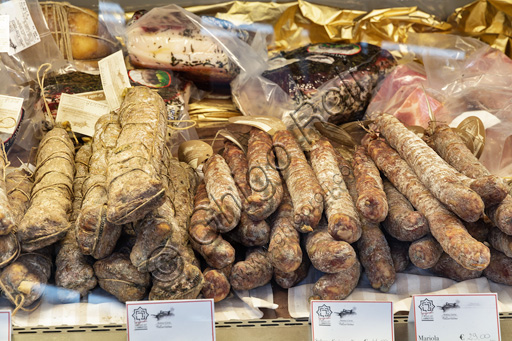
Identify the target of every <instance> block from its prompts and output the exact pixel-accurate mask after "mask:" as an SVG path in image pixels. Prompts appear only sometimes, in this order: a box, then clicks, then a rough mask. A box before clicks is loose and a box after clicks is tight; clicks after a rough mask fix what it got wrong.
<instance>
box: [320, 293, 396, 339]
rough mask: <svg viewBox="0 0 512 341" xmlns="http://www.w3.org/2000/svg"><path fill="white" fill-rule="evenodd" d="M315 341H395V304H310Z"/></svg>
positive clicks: (342, 302)
mask: <svg viewBox="0 0 512 341" xmlns="http://www.w3.org/2000/svg"><path fill="white" fill-rule="evenodd" d="M311 335H312V340H313V341H342V340H351V341H367V340H378V341H393V340H394V324H393V303H392V302H374V301H315V300H313V301H311Z"/></svg>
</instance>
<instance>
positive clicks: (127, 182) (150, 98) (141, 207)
mask: <svg viewBox="0 0 512 341" xmlns="http://www.w3.org/2000/svg"><path fill="white" fill-rule="evenodd" d="M119 123H120V125H121V128H122V130H121V133H120V134H119V138H118V139H117V143H116V147H115V149H114V150H113V152H112V155H111V157H110V158H109V162H108V171H107V185H108V211H107V218H108V221H109V222H111V223H113V224H119V225H120V224H126V223H130V222H134V221H137V220H139V219H141V218H143V217H144V216H145V215H146V214H147V213H149V212H151V211H152V210H153V209H155V208H156V207H158V206H160V205H161V204H162V202H163V200H164V192H165V190H164V187H163V183H162V179H161V178H160V167H161V160H162V153H163V149H164V146H165V137H166V133H167V110H166V107H165V103H164V101H163V100H162V98H161V97H160V95H158V94H157V93H155V92H153V91H151V89H149V88H146V87H133V88H130V89H129V90H128V92H127V94H126V96H125V98H124V101H123V103H122V104H121V108H120V109H119Z"/></svg>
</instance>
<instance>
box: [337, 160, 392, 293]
mask: <svg viewBox="0 0 512 341" xmlns="http://www.w3.org/2000/svg"><path fill="white" fill-rule="evenodd" d="M337 159H338V165H339V167H340V170H342V174H343V178H344V180H345V183H346V184H347V188H348V191H349V193H350V196H351V197H352V200H353V201H354V202H355V201H356V200H357V198H358V197H359V193H358V192H357V181H356V179H355V176H354V171H353V169H352V168H351V166H350V164H349V163H348V162H346V160H344V159H343V158H342V157H341V155H340V154H338V157H337ZM359 220H360V221H361V228H362V233H361V238H359V240H358V241H357V244H356V245H357V249H358V251H359V259H360V261H361V264H362V265H363V268H364V270H365V272H366V274H367V276H368V280H369V281H370V284H371V285H372V287H373V288H375V289H379V290H380V291H382V292H387V291H388V290H389V288H390V287H391V285H393V283H394V282H395V278H396V273H395V268H394V265H393V259H392V258H391V251H390V249H389V245H388V243H387V241H386V237H385V236H384V233H382V231H381V229H380V228H379V225H378V224H376V223H372V222H370V221H369V220H367V219H366V218H365V217H364V216H363V215H362V214H360V216H359Z"/></svg>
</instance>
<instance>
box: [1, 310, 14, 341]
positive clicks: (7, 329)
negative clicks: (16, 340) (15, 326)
mask: <svg viewBox="0 0 512 341" xmlns="http://www.w3.org/2000/svg"><path fill="white" fill-rule="evenodd" d="M11 335H12V319H11V311H10V310H0V340H8V341H11Z"/></svg>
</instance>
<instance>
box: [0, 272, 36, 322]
mask: <svg viewBox="0 0 512 341" xmlns="http://www.w3.org/2000/svg"><path fill="white" fill-rule="evenodd" d="M0 289H2V292H3V293H4V294H5V295H6V296H7V298H8V299H9V300H10V301H11V302H13V303H14V306H15V307H14V310H13V311H12V316H14V315H16V313H17V312H18V311H19V310H22V311H25V312H28V313H30V312H33V311H34V310H36V309H37V308H39V306H40V305H41V301H39V302H37V304H36V305H35V306H34V307H32V308H30V309H28V308H24V307H23V304H24V303H25V295H24V294H21V293H20V294H17V295H16V296H13V295H12V294H11V293H10V292H9V290H8V288H7V287H6V286H5V284H4V283H3V282H2V281H0Z"/></svg>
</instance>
